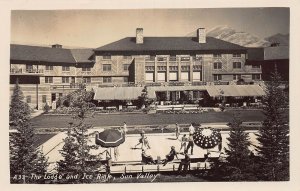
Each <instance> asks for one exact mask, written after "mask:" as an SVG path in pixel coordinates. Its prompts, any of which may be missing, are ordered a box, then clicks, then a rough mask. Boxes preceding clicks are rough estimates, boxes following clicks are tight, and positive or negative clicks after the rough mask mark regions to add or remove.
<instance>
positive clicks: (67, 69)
mask: <svg viewBox="0 0 300 191" xmlns="http://www.w3.org/2000/svg"><path fill="white" fill-rule="evenodd" d="M62 71H67V72H68V71H70V66H62Z"/></svg>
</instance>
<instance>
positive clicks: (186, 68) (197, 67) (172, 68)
mask: <svg viewBox="0 0 300 191" xmlns="http://www.w3.org/2000/svg"><path fill="white" fill-rule="evenodd" d="M145 69H146V71H154V69H155V67H154V66H146V67H145ZM201 69H202V66H201V65H193V70H201ZM157 70H158V71H165V70H167V67H166V66H157ZM169 70H170V71H177V70H178V66H169ZM181 70H182V71H189V70H190V66H181Z"/></svg>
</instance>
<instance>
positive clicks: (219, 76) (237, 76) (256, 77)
mask: <svg viewBox="0 0 300 191" xmlns="http://www.w3.org/2000/svg"><path fill="white" fill-rule="evenodd" d="M213 76H214V81H220V80H222V74H214V75H213ZM239 79H242V75H241V74H233V80H239ZM252 80H261V75H260V74H252Z"/></svg>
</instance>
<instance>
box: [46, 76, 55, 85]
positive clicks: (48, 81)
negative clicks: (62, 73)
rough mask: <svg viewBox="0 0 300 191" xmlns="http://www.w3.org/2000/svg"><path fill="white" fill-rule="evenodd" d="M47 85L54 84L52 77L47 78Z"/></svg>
mask: <svg viewBox="0 0 300 191" xmlns="http://www.w3.org/2000/svg"><path fill="white" fill-rule="evenodd" d="M45 83H47V84H51V83H53V77H52V76H46V77H45Z"/></svg>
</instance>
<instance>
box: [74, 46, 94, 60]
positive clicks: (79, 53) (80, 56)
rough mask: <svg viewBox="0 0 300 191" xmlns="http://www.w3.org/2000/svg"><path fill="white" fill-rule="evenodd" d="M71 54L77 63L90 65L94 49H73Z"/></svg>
mask: <svg viewBox="0 0 300 191" xmlns="http://www.w3.org/2000/svg"><path fill="white" fill-rule="evenodd" d="M71 53H72V55H73V57H74V59H75V61H76V62H77V63H90V62H92V56H93V54H94V51H93V49H71Z"/></svg>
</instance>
